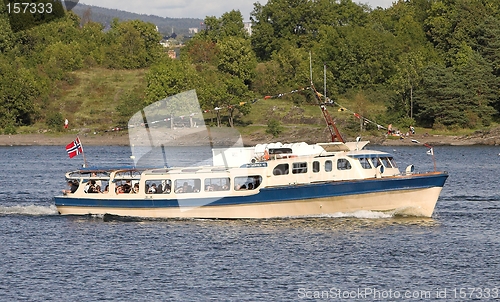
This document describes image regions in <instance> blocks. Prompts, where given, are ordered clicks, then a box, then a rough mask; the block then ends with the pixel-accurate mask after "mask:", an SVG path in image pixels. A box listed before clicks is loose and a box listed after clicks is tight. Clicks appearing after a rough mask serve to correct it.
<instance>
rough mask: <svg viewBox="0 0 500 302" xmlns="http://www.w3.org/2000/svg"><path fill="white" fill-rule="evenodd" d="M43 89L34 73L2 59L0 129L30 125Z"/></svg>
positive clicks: (0, 65)
mask: <svg viewBox="0 0 500 302" xmlns="http://www.w3.org/2000/svg"><path fill="white" fill-rule="evenodd" d="M41 92H42V90H41V88H40V85H39V83H38V82H37V78H36V77H35V75H34V73H33V72H32V71H31V70H29V69H26V68H24V67H21V66H18V65H17V64H15V63H14V64H13V63H12V62H8V61H7V60H5V59H2V57H0V127H2V128H3V127H5V126H7V125H15V126H19V125H30V124H31V123H32V122H33V121H34V119H35V118H36V115H37V113H38V109H37V107H36V106H35V101H36V100H37V99H38V98H39V97H40V95H41Z"/></svg>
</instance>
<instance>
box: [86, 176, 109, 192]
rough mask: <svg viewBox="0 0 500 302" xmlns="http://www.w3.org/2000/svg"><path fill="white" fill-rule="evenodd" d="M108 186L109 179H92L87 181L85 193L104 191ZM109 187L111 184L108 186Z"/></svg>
mask: <svg viewBox="0 0 500 302" xmlns="http://www.w3.org/2000/svg"><path fill="white" fill-rule="evenodd" d="M106 186H108V181H106V180H104V181H103V180H100V179H91V180H89V181H87V182H86V183H85V185H84V187H83V192H85V193H103V192H104V188H105V187H106ZM108 188H109V186H108ZM106 193H107V192H106Z"/></svg>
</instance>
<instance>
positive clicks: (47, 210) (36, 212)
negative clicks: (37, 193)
mask: <svg viewBox="0 0 500 302" xmlns="http://www.w3.org/2000/svg"><path fill="white" fill-rule="evenodd" d="M0 215H30V216H45V215H58V212H57V208H56V207H55V205H50V206H40V205H22V206H19V205H18V206H11V207H6V206H0Z"/></svg>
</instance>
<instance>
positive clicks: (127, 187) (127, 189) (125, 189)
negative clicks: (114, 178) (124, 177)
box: [121, 182, 132, 193]
mask: <svg viewBox="0 0 500 302" xmlns="http://www.w3.org/2000/svg"><path fill="white" fill-rule="evenodd" d="M121 187H122V188H123V193H130V190H132V186H131V185H130V183H129V182H126V183H125V184H123V185H122V186H121Z"/></svg>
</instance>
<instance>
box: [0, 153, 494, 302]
mask: <svg viewBox="0 0 500 302" xmlns="http://www.w3.org/2000/svg"><path fill="white" fill-rule="evenodd" d="M370 148H373V149H380V150H384V151H388V152H391V153H393V154H394V155H395V157H396V160H397V162H398V164H399V168H400V169H401V170H404V169H405V167H406V165H408V164H415V167H416V170H417V171H429V170H433V169H434V168H433V162H432V157H431V156H429V155H427V154H426V148H423V147H418V146H412V147H380V148H378V147H375V146H371V147H370ZM85 152H86V157H87V161H89V162H90V163H91V164H96V165H97V164H98V165H104V164H106V165H128V164H130V162H131V161H130V158H129V156H130V152H129V149H128V148H126V147H85ZM191 152H194V151H191ZM178 153H179V154H180V157H181V158H182V157H191V153H190V152H188V151H186V150H182V149H179V151H178ZM499 153H500V147H477V146H474V147H451V146H450V147H448V146H446V147H445V146H443V147H436V148H435V157H436V163H437V167H438V169H439V170H446V171H448V172H449V174H450V177H449V178H448V181H447V183H446V185H445V187H444V189H443V191H442V194H441V197H440V199H439V201H438V204H437V207H436V210H435V212H434V215H433V217H432V218H421V217H392V216H390V215H387V214H381V213H375V212H358V213H355V214H353V215H346V214H343V213H338V214H336V215H333V216H332V217H318V218H308V219H273V220H234V221H231V220H229V221H228V220H176V219H173V220H172V219H170V220H148V219H134V218H118V217H108V216H103V217H87V216H82V217H78V216H59V215H58V214H57V211H56V209H55V207H54V206H53V199H52V198H53V196H54V195H56V194H59V192H60V190H61V189H63V188H65V184H64V173H65V172H67V171H69V170H72V169H76V168H77V167H78V166H79V165H81V164H82V158H81V156H79V157H75V158H73V159H69V158H68V157H67V154H66V152H65V150H64V147H61V146H31V147H0V158H1V159H2V164H1V169H0V255H1V261H0V300H1V301H46V300H47V301H78V300H81V301H102V300H105V301H108V300H118V301H207V300H214V301H301V300H306V301H308V300H315V301H316V300H329V301H341V300H346V299H347V298H351V299H354V300H360V301H362V300H371V301H373V300H379V301H387V300H391V301H398V300H422V301H425V300H435V299H438V298H440V300H446V301H450V300H455V301H464V300H472V299H474V298H476V299H479V298H482V299H481V300H485V299H486V300H491V299H493V298H495V297H500V292H499V289H498V288H499V287H500V277H499V273H498V272H499V271H500V260H499V258H500V257H499V256H500V223H499V221H500V219H499V217H500V190H499V189H498V188H500V183H499V182H500V178H499V176H498V171H500V155H499ZM339 297H340V298H339Z"/></svg>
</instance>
